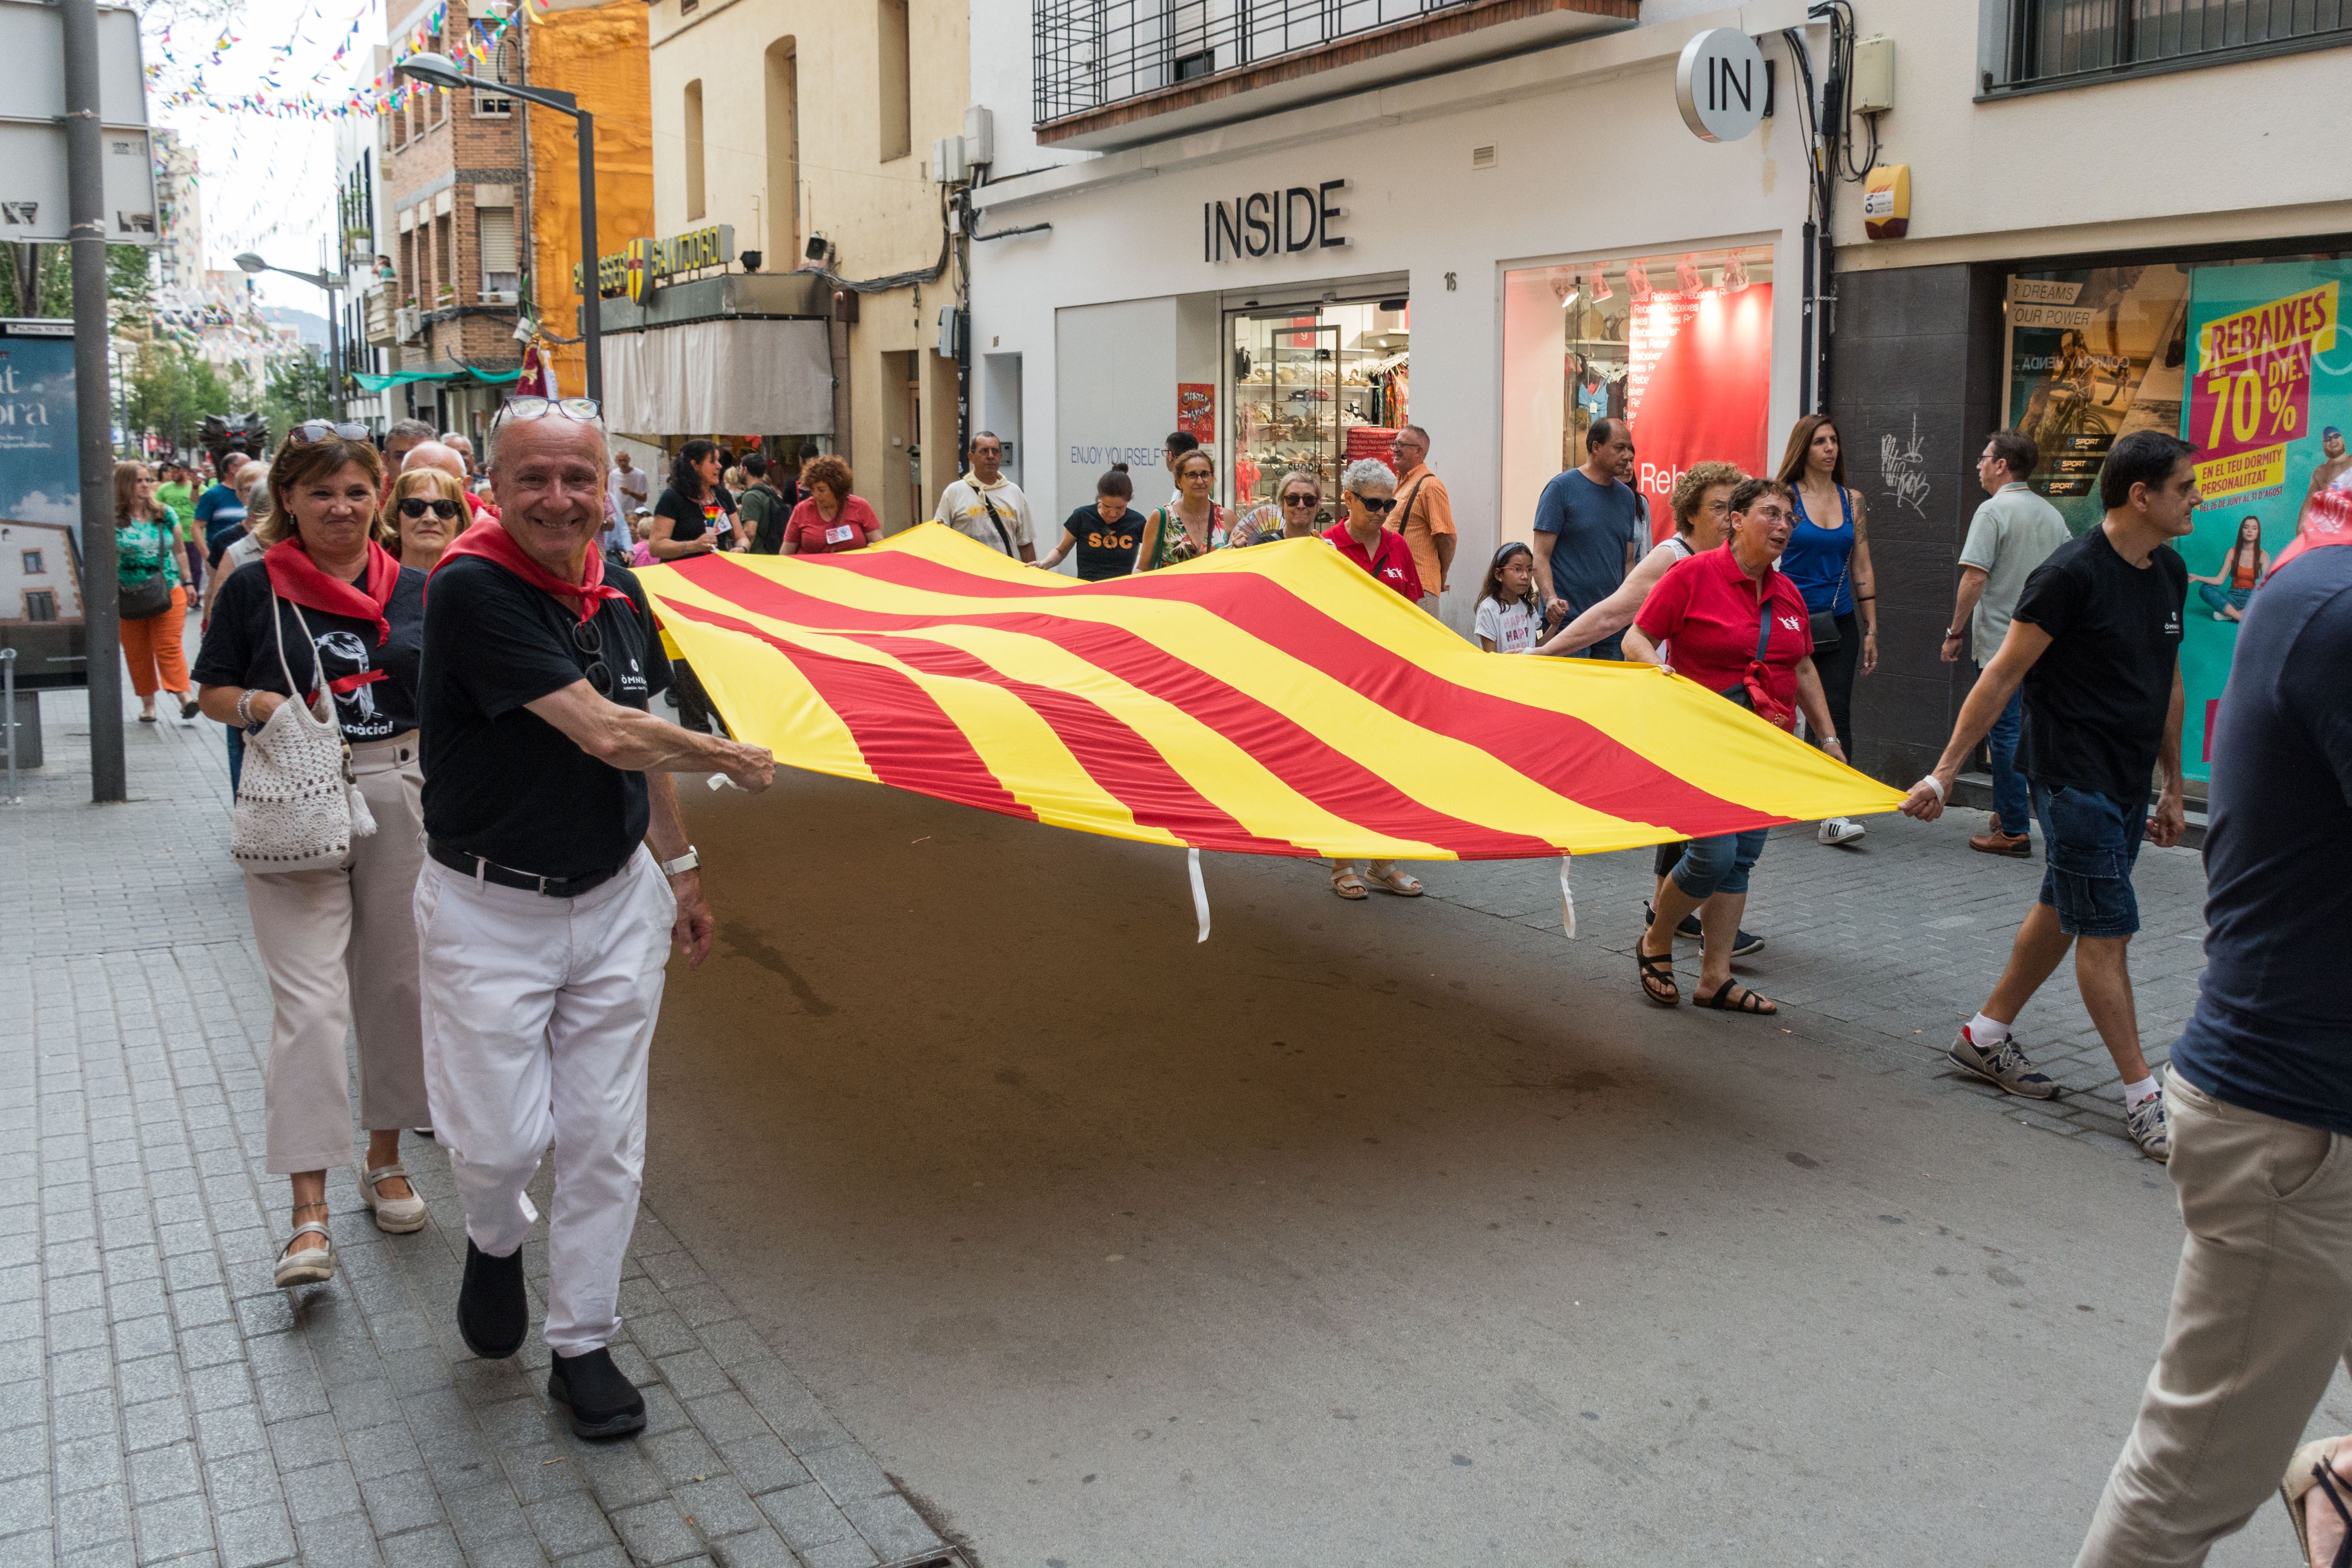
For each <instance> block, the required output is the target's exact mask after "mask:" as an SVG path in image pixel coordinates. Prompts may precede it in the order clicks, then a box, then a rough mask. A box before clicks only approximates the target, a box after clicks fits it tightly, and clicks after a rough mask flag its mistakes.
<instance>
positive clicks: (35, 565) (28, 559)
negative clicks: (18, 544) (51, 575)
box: [25, 550, 48, 577]
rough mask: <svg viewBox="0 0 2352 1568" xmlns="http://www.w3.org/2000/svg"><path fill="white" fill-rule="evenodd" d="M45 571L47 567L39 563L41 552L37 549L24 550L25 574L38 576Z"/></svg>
mask: <svg viewBox="0 0 2352 1568" xmlns="http://www.w3.org/2000/svg"><path fill="white" fill-rule="evenodd" d="M47 572H48V568H47V567H46V566H44V565H42V564H41V552H39V551H37V550H27V551H26V552H25V575H26V576H27V577H39V576H43V575H46V574H47Z"/></svg>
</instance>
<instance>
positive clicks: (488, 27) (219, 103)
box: [147, 0, 548, 120]
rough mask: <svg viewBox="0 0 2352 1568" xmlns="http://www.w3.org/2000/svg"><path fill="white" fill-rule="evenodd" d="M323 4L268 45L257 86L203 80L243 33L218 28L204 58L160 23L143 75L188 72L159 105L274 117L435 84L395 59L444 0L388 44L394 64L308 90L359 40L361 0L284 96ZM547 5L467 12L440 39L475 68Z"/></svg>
mask: <svg viewBox="0 0 2352 1568" xmlns="http://www.w3.org/2000/svg"><path fill="white" fill-rule="evenodd" d="M324 4H325V0H312V4H311V5H310V9H309V10H308V11H307V12H305V13H304V14H303V16H302V18H301V20H299V21H298V22H297V23H296V24H295V27H294V31H293V33H292V34H290V35H289V39H288V42H287V43H285V44H284V45H282V46H273V47H271V48H270V50H269V53H270V55H271V56H272V57H274V59H273V62H272V63H271V64H270V65H269V66H268V68H267V70H266V71H265V72H264V74H263V75H262V76H261V77H260V78H259V79H258V88H259V89H260V90H254V91H247V92H240V93H236V94H232V95H227V96H224V95H222V94H220V93H217V92H215V91H214V90H213V89H211V88H209V87H208V86H207V85H206V84H205V76H204V73H205V69H206V68H209V67H215V66H218V65H220V64H221V62H222V61H223V59H224V58H226V57H227V55H228V53H229V51H230V50H231V49H233V48H234V47H236V46H237V45H238V44H240V43H242V42H244V41H245V40H244V39H243V38H242V37H239V36H237V35H236V34H234V33H232V32H230V31H229V30H228V29H226V28H223V29H222V31H221V34H220V36H219V37H218V38H216V39H215V41H214V43H213V45H212V47H211V48H210V50H209V51H208V52H204V53H203V58H188V59H184V58H182V57H181V56H179V55H177V54H174V53H173V50H172V47H171V29H170V28H168V27H167V28H165V29H164V30H163V34H162V35H161V36H160V37H158V38H157V39H155V40H154V46H153V47H154V49H155V53H156V54H157V56H158V57H159V58H158V61H157V63H154V64H152V65H150V66H149V67H148V68H147V75H148V77H149V78H150V79H152V80H153V81H155V82H156V83H157V84H158V85H159V86H162V85H163V82H164V80H165V79H166V77H167V75H172V74H175V73H177V72H180V71H185V72H186V78H185V79H184V81H183V82H181V84H180V85H178V86H176V87H172V88H170V89H168V90H165V91H163V93H162V94H161V96H160V97H159V98H158V99H157V100H156V102H157V107H158V108H159V109H189V108H193V109H198V110H205V111H207V112H210V113H214V114H259V115H265V116H268V117H270V118H273V119H310V120H335V119H344V118H350V117H354V116H357V117H362V118H370V119H373V118H374V117H376V116H378V115H383V114H387V113H392V112H394V111H396V110H401V109H404V108H405V107H406V106H407V105H408V104H409V103H410V102H411V101H413V100H416V99H417V98H419V97H421V96H422V95H423V94H425V92H428V91H432V90H434V89H430V88H426V87H425V86H423V85H421V84H419V83H416V82H411V81H404V80H402V79H400V78H399V76H398V67H399V64H400V62H401V61H402V60H404V59H406V58H408V57H409V56H411V55H415V54H423V53H425V51H427V50H428V49H431V48H432V47H434V41H435V38H436V36H437V35H438V34H440V33H441V31H442V30H443V28H445V27H446V26H447V25H448V20H449V6H448V3H447V0H442V3H441V4H440V5H436V6H435V7H434V8H433V11H432V13H431V14H430V15H429V16H425V17H424V18H423V19H422V20H420V21H419V22H418V23H417V24H416V25H415V26H414V27H412V28H410V29H409V31H408V33H407V34H406V35H405V36H404V37H403V38H401V39H400V40H399V42H398V44H397V46H396V47H395V48H394V54H393V62H392V65H391V66H390V67H389V68H386V69H385V70H384V71H383V72H382V73H381V74H379V75H378V76H376V77H375V78H373V79H372V80H370V81H369V82H368V83H367V84H366V85H365V86H362V87H352V88H348V89H341V90H338V91H327V92H315V91H310V90H307V89H311V88H320V87H323V86H325V85H326V84H327V81H328V79H329V77H330V76H331V74H332V68H333V67H334V66H337V65H340V64H341V63H342V62H343V61H344V60H345V59H346V58H349V57H350V55H351V53H352V49H353V48H355V47H358V44H359V42H360V29H361V25H362V22H363V21H364V20H365V18H366V17H367V16H368V15H369V14H370V12H371V11H372V9H373V0H362V5H361V6H360V8H359V10H358V11H357V12H355V13H354V14H353V16H352V22H351V25H350V26H349V27H348V28H347V29H345V31H344V34H343V37H342V41H341V43H340V44H338V45H337V46H336V47H335V50H334V54H333V57H332V58H331V60H330V61H329V62H328V64H327V66H325V67H322V68H320V70H318V71H317V72H316V73H314V74H313V75H312V76H311V77H310V79H309V81H308V82H307V83H306V84H305V88H306V90H304V91H301V92H298V93H294V94H291V95H290V96H289V94H287V93H286V91H285V87H286V83H285V81H284V79H283V77H282V71H283V69H284V62H285V61H286V60H287V59H289V58H291V57H292V55H293V54H294V52H295V49H296V47H297V45H298V43H306V42H310V41H311V40H310V38H309V37H307V36H305V35H304V33H303V29H304V28H305V27H306V26H308V25H309V24H310V22H311V21H313V20H314V19H316V18H317V17H318V16H320V8H321V6H322V5H324ZM547 9H548V0H510V3H509V5H508V6H507V8H506V9H505V10H504V11H503V12H500V13H499V14H498V15H496V16H492V17H490V18H489V19H488V20H483V19H481V18H473V19H470V20H469V21H468V23H467V29H466V32H465V34H464V35H463V36H461V37H455V38H446V39H442V40H441V46H442V47H443V49H444V50H445V51H446V53H448V54H449V55H450V56H451V57H453V58H456V59H457V60H458V61H459V62H460V63H461V64H465V65H468V66H471V67H474V68H480V67H482V66H485V65H487V64H488V63H489V61H490V60H491V58H493V56H494V55H495V54H496V52H497V50H498V47H499V42H500V40H502V39H503V38H504V37H505V36H506V35H507V33H508V32H509V30H510V29H512V28H513V27H514V26H516V25H517V24H518V23H519V22H520V21H521V20H523V19H525V18H529V19H530V20H532V21H538V20H542V19H543V18H544V16H546V14H547Z"/></svg>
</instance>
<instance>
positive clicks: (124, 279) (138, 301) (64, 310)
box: [0, 245, 154, 332]
mask: <svg viewBox="0 0 2352 1568" xmlns="http://www.w3.org/2000/svg"><path fill="white" fill-rule="evenodd" d="M9 248H10V251H11V252H14V251H19V250H22V249H26V248H29V249H31V250H33V251H34V252H36V253H37V259H38V265H37V268H36V277H37V281H36V283H35V285H34V288H33V290H32V293H31V296H30V297H29V298H26V299H20V298H18V296H19V294H21V293H22V292H23V290H22V289H19V287H18V285H17V278H16V256H15V255H14V254H6V255H0V262H5V265H0V316H70V315H72V314H73V254H72V251H71V249H70V248H69V247H66V246H62V245H37V246H32V247H16V246H12V247H9ZM106 302H107V314H108V317H109V319H110V324H111V326H112V327H113V330H114V331H118V332H119V331H122V329H123V328H125V327H127V326H135V325H138V324H141V323H143V322H144V321H146V320H147V317H148V315H149V313H150V312H151V311H152V310H153V309H154V292H153V284H152V279H151V268H150V266H149V262H148V253H147V251H146V250H145V249H143V248H142V247H139V246H136V245H110V246H108V247H106Z"/></svg>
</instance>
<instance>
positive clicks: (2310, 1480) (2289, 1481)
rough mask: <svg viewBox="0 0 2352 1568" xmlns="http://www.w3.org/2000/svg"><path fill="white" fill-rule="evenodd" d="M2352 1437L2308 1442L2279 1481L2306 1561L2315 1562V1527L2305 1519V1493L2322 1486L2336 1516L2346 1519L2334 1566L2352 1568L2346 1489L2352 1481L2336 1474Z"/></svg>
mask: <svg viewBox="0 0 2352 1568" xmlns="http://www.w3.org/2000/svg"><path fill="white" fill-rule="evenodd" d="M2347 1444H2352V1437H2323V1438H2321V1439H2320V1440H2319V1441H2318V1442H2316V1443H2305V1445H2304V1446H2303V1447H2300V1448H2297V1449H2296V1450H2295V1451H2294V1458H2293V1459H2291V1460H2289V1461H2288V1462H2287V1467H2286V1479H2284V1480H2283V1481H2281V1482H2280V1483H2279V1501H2281V1502H2283V1503H2284V1504H2286V1516H2287V1518H2289V1519H2290V1520H2293V1521H2294V1539H2295V1541H2296V1542H2297V1543H2298V1544H2299V1545H2301V1546H2302V1548H2303V1560H2304V1562H2305V1563H2309V1562H2310V1561H2311V1526H2310V1524H2309V1522H2308V1521H2305V1518H2304V1512H2303V1499H2304V1494H2305V1493H2306V1492H2308V1491H2310V1490H2311V1489H2312V1488H2314V1487H2318V1488H2320V1489H2322V1490H2323V1491H2324V1492H2325V1493H2326V1497H2327V1500H2328V1502H2329V1503H2330V1504H2332V1505H2333V1506H2334V1507H2335V1510H2336V1516H2337V1517H2338V1518H2340V1519H2342V1520H2343V1521H2344V1544H2343V1545H2341V1546H2339V1547H2337V1548H2336V1557H2335V1560H2334V1562H2333V1563H2332V1564H2331V1565H2330V1568H2352V1508H2347V1506H2346V1499H2345V1492H2346V1491H2347V1489H2352V1482H2347V1481H2345V1479H2344V1478H2343V1477H2341V1476H2339V1475H2337V1474H2336V1468H2335V1466H2336V1453H2337V1451H2338V1450H2339V1449H2341V1448H2343V1447H2345V1446H2346V1445H2347Z"/></svg>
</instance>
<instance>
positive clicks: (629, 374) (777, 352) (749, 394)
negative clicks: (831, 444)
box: [604, 320, 833, 436]
mask: <svg viewBox="0 0 2352 1568" xmlns="http://www.w3.org/2000/svg"><path fill="white" fill-rule="evenodd" d="M604 418H605V423H606V424H608V425H609V426H612V428H614V429H615V430H631V431H637V432H641V433H643V434H646V435H651V436H674V435H682V434H689V433H692V432H695V431H701V430H739V431H758V432H760V433H761V434H763V435H769V436H830V435H831V434H833V343H832V334H831V332H830V331H828V329H827V326H826V323H824V321H742V320H735V321H726V320H721V321H688V322H684V323H682V324H680V325H677V326H672V327H648V328H646V330H645V331H638V332H613V333H608V334H606V335H605V338H604Z"/></svg>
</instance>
